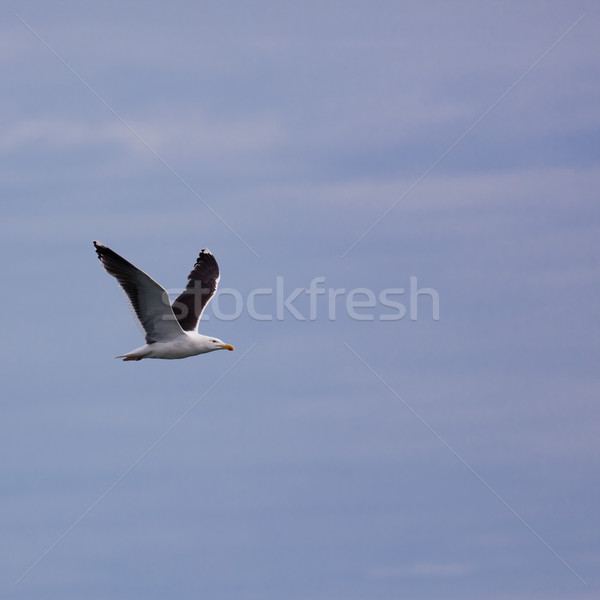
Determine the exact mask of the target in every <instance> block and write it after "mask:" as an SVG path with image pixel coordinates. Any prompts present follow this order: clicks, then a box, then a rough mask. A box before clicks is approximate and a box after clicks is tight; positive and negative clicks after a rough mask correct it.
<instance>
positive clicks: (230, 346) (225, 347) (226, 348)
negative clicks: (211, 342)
mask: <svg viewBox="0 0 600 600" xmlns="http://www.w3.org/2000/svg"><path fill="white" fill-rule="evenodd" d="M220 347H221V348H223V350H233V346H232V345H231V344H222V345H221V346H220Z"/></svg>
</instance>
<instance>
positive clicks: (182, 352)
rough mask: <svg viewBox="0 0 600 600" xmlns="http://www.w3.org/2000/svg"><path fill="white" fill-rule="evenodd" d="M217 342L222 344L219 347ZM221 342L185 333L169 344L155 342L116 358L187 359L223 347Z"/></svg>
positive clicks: (190, 332)
mask: <svg viewBox="0 0 600 600" xmlns="http://www.w3.org/2000/svg"><path fill="white" fill-rule="evenodd" d="M215 342H220V345H219V346H218V347H215V346H216V343H215ZM222 345H224V344H223V342H221V340H215V338H211V337H209V336H207V335H201V334H199V333H196V332H195V331H184V332H183V335H181V336H179V337H177V338H176V339H174V340H170V341H168V342H154V343H152V344H145V345H144V346H140V347H139V348H136V349H135V350H132V351H131V352H127V353H126V354H122V355H121V356H117V357H116V358H125V359H129V360H139V359H141V358H166V359H175V358H187V357H188V356H196V355H197V354H205V353H206V352H212V351H213V350H218V349H219V348H220V347H222Z"/></svg>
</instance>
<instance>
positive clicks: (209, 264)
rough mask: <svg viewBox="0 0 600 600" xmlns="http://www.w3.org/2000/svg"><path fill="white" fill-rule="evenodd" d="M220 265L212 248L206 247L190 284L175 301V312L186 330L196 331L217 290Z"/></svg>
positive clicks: (190, 277)
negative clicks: (212, 252) (206, 307)
mask: <svg viewBox="0 0 600 600" xmlns="http://www.w3.org/2000/svg"><path fill="white" fill-rule="evenodd" d="M218 284H219V265H218V264H217V261H216V260H215V257H214V256H213V255H212V254H211V252H210V250H208V249H206V248H204V249H203V250H202V252H200V255H199V256H198V260H197V261H196V264H195V265H194V268H193V269H192V271H191V273H190V274H189V275H188V284H187V286H186V288H185V290H184V291H183V293H181V294H180V295H179V296H178V297H177V299H176V300H175V302H173V312H174V313H175V317H176V318H177V320H178V321H179V325H181V328H182V329H183V330H184V331H195V330H196V328H197V327H198V322H199V321H200V317H201V316H202V311H203V310H204V307H205V306H206V305H207V304H208V303H209V301H210V299H211V298H212V297H213V296H214V295H215V292H216V291H217V285H218Z"/></svg>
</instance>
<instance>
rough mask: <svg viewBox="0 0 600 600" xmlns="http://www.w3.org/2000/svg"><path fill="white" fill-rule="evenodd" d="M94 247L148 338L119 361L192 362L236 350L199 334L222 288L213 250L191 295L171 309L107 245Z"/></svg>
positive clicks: (162, 293)
mask: <svg viewBox="0 0 600 600" xmlns="http://www.w3.org/2000/svg"><path fill="white" fill-rule="evenodd" d="M94 246H95V248H96V253H97V254H98V258H99V259H100V262H101V263H102V266H103V267H104V268H105V269H106V270H107V271H108V273H109V274H110V275H112V276H113V277H115V278H116V280H117V281H118V282H119V284H120V285H121V287H122V288H123V290H124V291H125V295H126V296H127V299H128V301H129V305H130V307H131V309H132V312H133V315H134V317H135V318H136V321H137V323H138V325H139V326H140V329H141V330H142V332H143V333H144V334H145V336H146V344H145V345H144V346H140V347H139V348H136V349H135V350H132V351H131V352H128V353H127V354H122V355H121V356H116V357H115V358H122V359H123V360H142V358H187V357H188V356H195V355H196V354H204V353H205V352H212V351H213V350H233V346H231V345H230V344H225V343H224V342H222V341H221V340H219V339H218V338H214V337H210V336H207V335H201V334H199V333H198V332H197V331H196V329H197V327H198V322H199V321H200V316H201V315H202V311H203V310H204V308H205V307H206V305H207V304H208V303H209V302H210V299H211V298H212V297H213V296H214V295H215V292H216V291H217V285H218V283H219V265H218V264H217V261H216V260H215V257H214V256H213V255H212V254H211V252H210V250H207V249H206V248H204V249H203V250H202V251H201V252H200V255H199V256H198V260H196V264H195V265H194V268H193V269H192V271H191V273H190V274H189V275H188V283H187V286H186V288H185V290H184V291H183V292H182V293H181V294H180V295H179V297H178V298H177V300H175V302H173V305H172V306H171V304H170V302H169V295H168V294H167V292H166V290H165V289H164V288H163V287H162V286H160V285H159V284H158V283H156V281H154V279H152V278H151V277H149V276H148V275H146V273H144V272H143V271H140V269H138V268H137V267H134V266H133V265H132V264H131V263H130V262H128V261H126V260H125V259H124V258H123V257H122V256H119V255H118V254H117V253H116V252H114V251H113V250H111V249H110V248H108V247H107V246H105V245H104V244H101V243H100V242H94Z"/></svg>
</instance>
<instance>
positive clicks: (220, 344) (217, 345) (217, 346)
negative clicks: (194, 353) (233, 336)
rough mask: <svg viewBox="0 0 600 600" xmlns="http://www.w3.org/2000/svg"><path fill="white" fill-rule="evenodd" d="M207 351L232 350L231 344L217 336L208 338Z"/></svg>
mask: <svg viewBox="0 0 600 600" xmlns="http://www.w3.org/2000/svg"><path fill="white" fill-rule="evenodd" d="M208 344H209V347H210V349H209V352H210V351H212V350H233V346H232V345H231V344H226V343H225V342H224V341H223V340H220V339H219V338H209V340H208Z"/></svg>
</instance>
